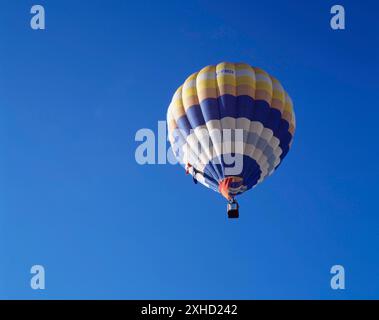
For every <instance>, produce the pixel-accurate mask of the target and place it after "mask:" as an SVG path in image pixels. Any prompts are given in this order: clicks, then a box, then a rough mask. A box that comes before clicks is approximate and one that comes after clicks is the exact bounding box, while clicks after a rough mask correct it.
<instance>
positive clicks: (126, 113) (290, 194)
mask: <svg viewBox="0 0 379 320" xmlns="http://www.w3.org/2000/svg"><path fill="white" fill-rule="evenodd" d="M37 3H38V4H42V5H44V7H45V10H46V30H44V31H34V30H32V29H31V28H30V18H31V14H30V8H31V6H32V5H33V4H37ZM334 4H343V5H344V6H345V10H346V30H344V31H333V30H332V29H331V28H330V24H329V21H330V17H331V15H330V8H331V6H332V5H334ZM378 16H379V5H378V4H377V2H376V1H295V0H293V1H269V2H267V1H266V2H265V1H255V0H254V1H253V0H248V1H224V0H218V1H121V0H120V1H105V0H103V1H97V0H91V1H89V0H88V1H73V0H65V1H63V0H60V1H42V0H41V1H37V2H34V1H21V0H17V1H14V0H12V1H11V0H8V1H2V3H1V9H0V23H1V28H0V44H1V46H0V151H1V153H0V154H1V156H0V228H1V229H0V272H1V274H0V298H33V299H45V298H74V299H79V298H105V299H108V298H116V299H128V298H133V299H143V298H154V299H165V298H176V299H183V298H197V299H203V298H214V299H224V298H228V299H270V298H274V299H279V298H287V299H291V298H300V299H309V298H315V299H333V298H335V299H342V298H357V299H361V298H379V273H378V266H379V206H378V196H379V195H378V186H377V181H378V178H379V174H378V169H377V162H378V160H377V159H378V158H377V157H378V156H379V152H378V124H377V122H378V118H379V111H378V107H379V106H378V101H379V100H378V97H377V95H378V92H379V84H378V72H379V68H378V67H379V61H378V57H379V52H378V51H379V50H378V48H379V45H378V40H379V39H378V25H377V23H376V22H375V21H376V20H377V18H378ZM221 61H232V62H246V63H250V64H251V65H254V66H260V67H261V68H263V69H265V70H266V71H268V72H269V73H270V74H272V75H274V76H275V77H277V78H278V79H280V81H281V82H282V83H283V85H284V86H285V88H286V90H287V91H288V92H289V94H290V95H291V97H292V98H293V100H294V106H295V112H296V116H297V131H296V135H295V140H294V144H293V148H292V149H291V151H290V153H289V154H288V156H287V157H286V159H285V160H284V162H283V164H282V165H281V166H280V168H279V170H278V171H277V172H276V173H275V174H274V175H273V176H271V177H270V178H268V179H267V180H266V181H265V182H264V183H263V184H261V185H259V186H258V187H257V188H255V189H254V190H251V191H250V192H248V193H246V194H244V195H243V196H241V197H240V205H241V217H240V219H239V220H233V221H230V220H228V219H227V217H226V210H225V201H224V200H223V198H222V197H221V196H220V195H219V194H217V193H214V192H212V191H211V190H208V189H206V188H204V187H202V186H200V185H194V184H193V183H192V181H191V179H190V178H189V177H187V176H185V175H184V173H183V170H182V169H181V168H180V167H179V166H172V165H151V166H140V165H138V164H137V163H136V161H135V157H134V153H135V149H136V147H137V146H138V143H137V142H135V140H134V137H135V133H136V131H137V130H138V129H140V128H151V129H153V130H154V131H157V121H158V120H165V116H166V110H167V107H168V104H169V102H170V99H171V96H172V94H173V92H174V91H175V89H176V88H177V87H178V86H179V85H180V84H181V83H182V82H183V81H184V80H185V78H186V77H187V76H188V75H190V74H191V73H193V72H195V71H197V70H199V69H201V68H202V67H203V66H206V65H209V64H216V63H218V62H221ZM35 264H41V265H43V266H44V267H45V270H46V290H44V291H34V290H32V289H31V288H30V278H31V274H30V268H31V266H32V265H35ZM336 264H341V265H343V266H344V267H345V271H346V289H345V290H344V291H334V290H332V289H331V288H330V278H331V274H330V268H331V267H332V266H333V265H336Z"/></svg>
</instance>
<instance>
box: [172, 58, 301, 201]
mask: <svg viewBox="0 0 379 320" xmlns="http://www.w3.org/2000/svg"><path fill="white" fill-rule="evenodd" d="M167 124H168V132H169V140H170V143H171V146H172V150H173V152H174V154H175V156H176V158H177V160H178V161H179V162H180V163H181V164H182V165H183V166H184V167H185V168H186V170H187V172H188V173H190V174H191V175H192V176H193V177H194V179H196V181H199V182H200V183H201V184H203V185H204V186H206V187H208V188H210V189H212V190H214V191H216V192H220V193H221V194H222V195H223V196H224V197H225V198H227V199H231V198H234V197H235V196H237V195H239V194H241V193H243V192H245V191H247V190H249V189H251V188H253V187H254V186H256V185H257V184H259V183H261V182H262V181H263V180H264V179H265V178H266V177H267V176H269V175H270V174H272V173H273V172H274V171H275V169H276V168H277V167H278V166H279V164H280V163H281V161H282V160H283V159H284V157H285V156H286V155H287V153H288V151H289V149H290V147H291V144H292V140H293V136H294V132H295V114H294V111H293V105H292V100H291V98H290V97H289V95H288V94H287V92H286V91H285V90H284V89H283V87H282V85H281V84H280V82H279V81H278V80H276V79H275V78H274V77H272V76H271V75H269V74H268V73H267V72H265V71H264V70H262V69H259V68H256V67H252V66H250V65H248V64H245V63H226V62H224V63H219V64H218V65H216V66H207V67H205V68H203V69H202V70H200V71H199V72H196V73H194V74H192V75H191V76H190V77H188V78H187V80H186V81H185V82H184V84H183V85H182V86H180V87H179V88H178V89H177V91H176V92H175V94H174V96H173V98H172V101H171V104H170V106H169V108H168V111H167Z"/></svg>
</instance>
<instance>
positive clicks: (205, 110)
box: [177, 94, 292, 159]
mask: <svg viewBox="0 0 379 320" xmlns="http://www.w3.org/2000/svg"><path fill="white" fill-rule="evenodd" d="M187 117H188V118H187ZM224 117H232V118H239V117H240V118H242V117H243V118H247V119H249V120H250V121H259V122H261V123H262V125H263V126H264V127H265V128H269V129H271V130H272V131H273V133H274V136H275V137H276V138H278V139H279V141H280V144H279V146H280V148H281V149H282V150H283V154H282V155H281V156H280V158H281V159H283V158H284V156H285V154H286V152H285V151H287V152H288V148H289V143H290V142H291V140H292V135H291V133H290V132H289V131H288V129H289V123H288V122H287V120H285V119H282V116H281V113H280V111H279V110H277V109H274V108H271V107H270V105H269V104H268V102H267V101H264V100H254V99H253V98H252V97H250V96H246V95H241V96H237V97H235V96H233V95H230V94H225V95H222V96H220V97H218V98H208V99H204V100H203V101H201V102H200V108H199V105H194V106H191V107H190V108H188V109H187V114H186V115H183V116H182V117H181V118H179V119H178V121H177V122H178V127H179V128H181V129H183V130H184V131H185V132H186V134H187V135H188V134H189V130H190V129H191V127H192V128H196V127H198V126H201V125H204V124H205V123H206V122H208V121H210V120H220V119H222V118H224ZM191 124H192V126H191Z"/></svg>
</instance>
